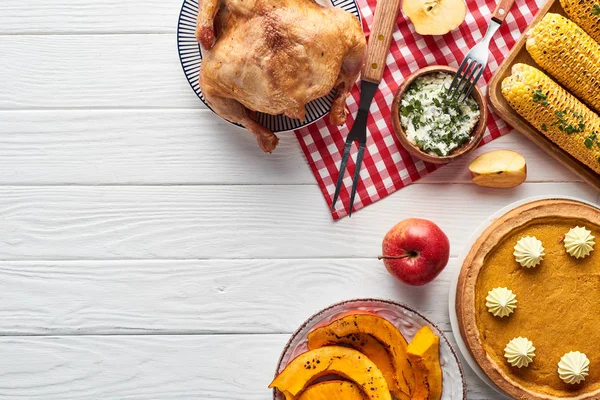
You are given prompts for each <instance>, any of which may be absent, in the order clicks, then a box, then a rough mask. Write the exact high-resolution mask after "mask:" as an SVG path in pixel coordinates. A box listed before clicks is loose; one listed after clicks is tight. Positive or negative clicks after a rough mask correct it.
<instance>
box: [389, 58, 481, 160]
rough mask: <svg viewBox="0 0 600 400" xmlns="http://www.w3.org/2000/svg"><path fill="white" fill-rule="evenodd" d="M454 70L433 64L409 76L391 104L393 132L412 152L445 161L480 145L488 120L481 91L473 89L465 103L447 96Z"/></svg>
mask: <svg viewBox="0 0 600 400" xmlns="http://www.w3.org/2000/svg"><path fill="white" fill-rule="evenodd" d="M455 74H456V69H454V68H451V67H445V66H432V67H426V68H423V69H420V70H418V71H417V72H415V73H413V74H412V75H411V76H409V77H408V78H407V79H406V80H405V81H404V83H403V84H402V85H401V86H400V88H399V89H398V92H397V93H396V96H395V98H394V103H393V104H392V116H393V122H394V129H395V131H396V135H397V137H398V139H399V140H400V142H401V143H402V145H403V146H404V147H405V148H406V149H407V150H408V151H409V152H410V153H411V154H412V155H413V156H416V157H418V158H420V159H422V160H424V161H428V162H433V163H436V164H443V163H447V162H449V161H450V160H452V159H454V158H457V157H459V156H461V155H464V154H466V153H468V152H470V151H471V150H473V149H474V148H475V147H477V145H478V144H479V142H480V140H481V138H482V137H483V134H484V132H485V128H486V123H487V115H488V113H487V108H486V104H485V100H484V98H483V94H482V93H481V91H480V90H479V88H475V90H474V91H473V93H472V95H471V96H470V97H469V98H467V100H466V101H464V102H460V103H459V102H457V101H456V99H453V98H449V97H448V96H447V95H446V92H447V91H448V88H449V87H450V84H451V83H452V80H453V79H454V75H455Z"/></svg>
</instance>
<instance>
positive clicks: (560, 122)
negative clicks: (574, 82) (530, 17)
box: [502, 64, 600, 174]
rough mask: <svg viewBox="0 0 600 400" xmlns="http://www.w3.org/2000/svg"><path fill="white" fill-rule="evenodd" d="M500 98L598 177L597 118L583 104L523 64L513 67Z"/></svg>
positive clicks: (599, 144)
mask: <svg viewBox="0 0 600 400" xmlns="http://www.w3.org/2000/svg"><path fill="white" fill-rule="evenodd" d="M502 95H503V96H504V98H505V99H506V101H508V103H509V104H510V106H511V107H512V108H513V109H514V110H515V111H516V112H517V113H519V115H521V116H522V117H523V118H525V119H526V120H527V121H528V122H529V123H530V124H531V125H533V126H534V127H535V128H536V129H538V130H539V131H540V132H541V133H542V134H543V135H545V136H546V137H547V138H548V139H550V140H552V141H553V142H554V143H556V144H557V145H558V146H560V147H561V148H562V149H563V150H565V151H566V152H568V153H569V154H571V155H572V156H573V157H575V158H576V159H578V160H579V161H581V162H582V163H584V164H586V165H587V166H589V167H590V168H591V169H593V170H594V171H595V172H597V173H599V174H600V117H598V115H597V114H596V113H594V112H593V111H591V110H590V109H589V108H587V107H586V106H585V104H583V103H582V102H580V101H579V100H577V98H575V96H573V95H571V94H570V93H569V92H567V91H566V90H565V89H563V88H562V87H561V86H559V85H558V84H557V83H555V82H554V81H553V80H552V79H550V78H549V77H548V76H547V75H545V74H544V73H543V72H542V71H540V70H538V69H536V68H534V67H532V66H530V65H526V64H515V65H514V66H513V68H512V75H510V76H508V77H507V78H505V79H504V80H503V81H502Z"/></svg>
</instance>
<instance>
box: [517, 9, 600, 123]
mask: <svg viewBox="0 0 600 400" xmlns="http://www.w3.org/2000/svg"><path fill="white" fill-rule="evenodd" d="M599 1H600V0H599ZM527 36H528V38H527V44H526V45H527V51H528V52H529V54H530V55H531V57H532V58H533V60H534V61H535V62H536V63H537V64H538V65H539V66H540V67H542V69H544V70H546V72H548V73H549V74H550V75H551V76H552V77H553V78H555V79H556V80H557V81H558V82H560V83H562V84H563V86H565V87H566V88H567V89H568V90H569V91H570V92H571V93H573V94H574V95H575V96H577V97H578V98H579V99H581V100H582V101H583V102H584V103H587V104H588V105H589V106H590V107H591V108H592V109H594V110H596V111H600V44H598V43H597V42H596V41H595V40H594V39H592V38H591V37H590V36H589V35H588V34H587V33H585V32H584V31H583V30H582V29H581V28H580V27H578V26H577V25H576V24H575V23H574V22H572V21H570V20H569V19H567V18H565V17H563V16H562V15H559V14H553V13H548V14H546V15H545V16H544V18H543V19H542V20H541V21H540V22H538V23H537V25H535V26H534V27H533V29H531V30H530V31H529V32H528V33H527Z"/></svg>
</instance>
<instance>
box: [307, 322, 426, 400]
mask: <svg viewBox="0 0 600 400" xmlns="http://www.w3.org/2000/svg"><path fill="white" fill-rule="evenodd" d="M357 333H360V334H365V335H369V336H371V337H373V338H374V339H376V340H377V341H378V342H379V343H380V344H382V345H383V347H384V348H385V349H386V350H387V352H388V354H389V356H390V360H391V362H392V365H393V366H394V371H395V374H396V382H397V384H398V390H397V391H395V392H397V393H400V392H401V393H403V395H402V396H400V395H397V396H396V397H398V398H399V399H400V400H405V399H409V398H411V396H410V394H411V393H412V390H413V388H414V386H415V377H414V375H413V371H412V367H411V366H410V362H409V360H408V356H407V354H406V348H407V347H408V343H407V342H406V339H404V336H402V333H400V331H399V330H398V328H396V327H395V326H394V325H393V324H392V323H391V322H389V321H388V320H387V319H385V318H383V317H380V316H379V315H377V314H375V313H372V312H369V311H363V310H355V311H350V312H348V313H345V314H342V315H340V316H339V317H338V318H337V319H336V320H335V321H333V322H331V323H329V324H328V325H324V326H321V327H317V328H315V329H314V330H313V331H311V332H310V333H309V334H308V342H309V343H311V342H313V343H318V342H327V341H332V342H333V341H335V340H337V338H339V337H345V336H349V335H352V334H357ZM320 336H321V337H322V338H319V337H320Z"/></svg>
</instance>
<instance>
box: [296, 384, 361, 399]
mask: <svg viewBox="0 0 600 400" xmlns="http://www.w3.org/2000/svg"><path fill="white" fill-rule="evenodd" d="M365 398H366V397H364V396H363V394H362V392H361V391H360V389H359V388H358V386H356V384H354V383H352V382H347V381H326V382H321V383H316V384H314V385H312V386H309V387H308V389H306V390H305V391H304V392H303V393H302V394H301V395H300V397H298V400H336V399H340V400H341V399H343V400H364V399H365Z"/></svg>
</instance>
